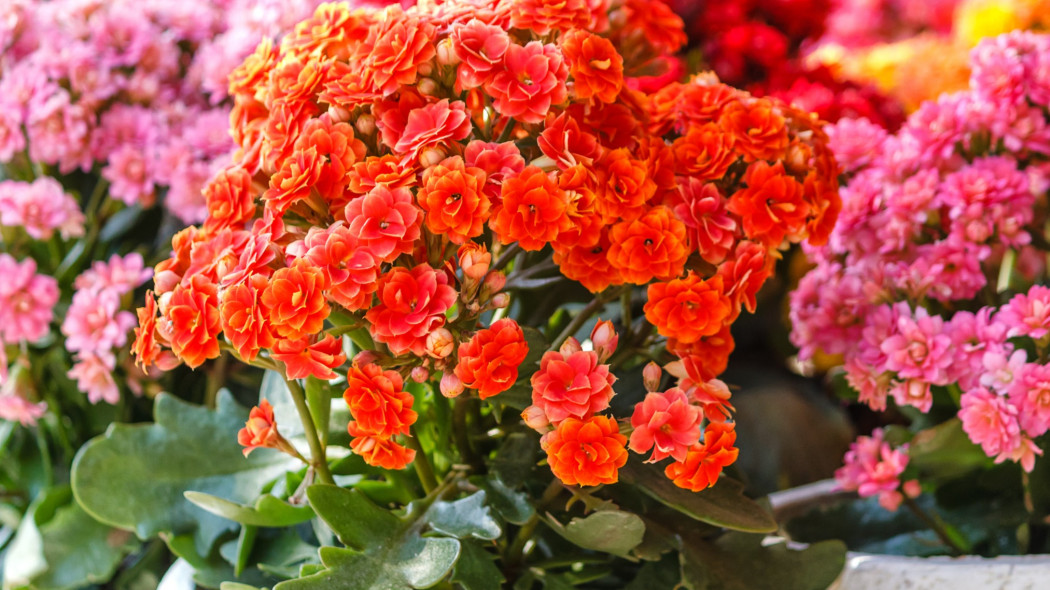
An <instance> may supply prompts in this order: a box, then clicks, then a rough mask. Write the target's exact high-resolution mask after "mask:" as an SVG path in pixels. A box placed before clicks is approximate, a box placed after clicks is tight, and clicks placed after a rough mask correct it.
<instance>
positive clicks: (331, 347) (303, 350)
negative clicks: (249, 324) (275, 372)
mask: <svg viewBox="0 0 1050 590" xmlns="http://www.w3.org/2000/svg"><path fill="white" fill-rule="evenodd" d="M270 356H271V357H273V359H274V360H276V361H280V362H282V363H284V366H285V372H284V374H285V377H286V378H288V379H306V378H307V377H310V376H313V377H317V378H318V379H335V377H336V374H335V372H334V371H333V370H332V369H334V368H336V367H338V366H339V365H342V364H343V362H344V361H345V360H346V355H345V354H343V340H342V339H341V338H335V337H334V336H332V335H331V334H325V336H324V338H322V339H321V340H319V341H317V342H314V343H313V344H310V340H309V339H308V338H301V339H299V340H278V341H277V342H276V344H274V347H273V354H271V355H270Z"/></svg>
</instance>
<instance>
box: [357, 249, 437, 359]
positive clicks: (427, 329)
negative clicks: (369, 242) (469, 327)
mask: <svg viewBox="0 0 1050 590" xmlns="http://www.w3.org/2000/svg"><path fill="white" fill-rule="evenodd" d="M449 282H450V279H449V275H448V274H446V273H445V272H443V271H439V270H435V269H433V268H431V267H430V265H428V264H425V263H424V264H420V265H417V266H415V267H414V268H411V269H408V268H403V267H400V266H395V267H394V268H392V269H391V270H390V272H388V273H386V274H384V275H383V276H382V277H380V278H379V290H378V291H377V293H376V294H377V295H378V297H379V302H378V303H376V305H375V306H374V307H372V309H370V310H368V313H366V314H365V319H366V320H368V322H369V331H370V332H371V334H372V338H374V339H375V340H377V341H379V342H383V343H385V344H386V345H387V346H388V347H389V348H390V352H392V353H394V354H395V355H401V354H404V353H406V352H411V353H412V354H414V355H416V356H423V355H424V354H425V352H426V341H427V335H428V334H430V333H431V332H432V331H434V330H436V329H437V328H440V327H441V326H444V325H445V312H446V311H448V309H449V308H450V307H452V304H453V303H455V302H456V296H457V293H456V290H455V289H454V288H452V287H451V286H450V285H449Z"/></svg>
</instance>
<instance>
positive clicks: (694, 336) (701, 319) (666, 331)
mask: <svg viewBox="0 0 1050 590" xmlns="http://www.w3.org/2000/svg"><path fill="white" fill-rule="evenodd" d="M648 295H649V297H648V301H647V302H646V304H645V308H644V310H645V318H646V319H647V320H649V323H651V324H653V325H654V326H656V329H657V331H659V332H660V334H662V335H664V336H667V337H668V338H674V339H676V340H678V341H679V342H681V343H683V344H689V343H692V342H696V341H697V340H699V339H700V338H701V337H703V336H710V335H712V334H715V333H717V332H718V331H719V330H721V329H722V326H723V324H725V323H727V322H726V320H727V318H729V316H730V315H731V314H732V312H733V304H732V302H731V301H730V300H729V298H728V297H726V295H725V292H724V286H723V283H722V277H720V276H717V275H716V276H714V277H712V278H710V279H708V280H706V281H705V280H703V279H702V278H700V275H698V274H696V273H695V272H692V271H690V272H689V274H688V275H686V277H685V278H684V279H675V280H673V281H669V282H666V283H653V284H651V285H649V292H648Z"/></svg>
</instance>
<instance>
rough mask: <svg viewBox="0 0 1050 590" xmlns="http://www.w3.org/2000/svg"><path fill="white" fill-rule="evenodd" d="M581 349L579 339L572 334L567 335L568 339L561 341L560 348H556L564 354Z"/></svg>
mask: <svg viewBox="0 0 1050 590" xmlns="http://www.w3.org/2000/svg"><path fill="white" fill-rule="evenodd" d="M581 350H583V347H582V346H580V341H579V340H577V339H576V338H574V337H572V336H569V338H568V340H566V341H565V342H562V344H561V348H559V349H558V352H560V353H562V354H563V355H565V356H569V355H570V354H572V353H574V352H580V351H581Z"/></svg>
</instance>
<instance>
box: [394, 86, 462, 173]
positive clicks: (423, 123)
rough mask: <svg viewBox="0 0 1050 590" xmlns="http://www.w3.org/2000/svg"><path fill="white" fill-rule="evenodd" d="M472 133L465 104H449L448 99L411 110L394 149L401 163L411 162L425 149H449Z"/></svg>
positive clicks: (456, 102)
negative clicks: (448, 147)
mask: <svg viewBox="0 0 1050 590" xmlns="http://www.w3.org/2000/svg"><path fill="white" fill-rule="evenodd" d="M470 131H471V129H470V115H468V114H467V105H466V103H464V102H463V101H461V100H457V101H453V102H451V103H450V102H449V101H448V99H447V98H446V99H444V100H440V101H438V102H435V103H432V104H426V105H423V106H421V107H419V108H416V109H412V110H411V111H410V112H409V113H408V117H407V118H406V119H405V126H404V129H402V131H401V134H400V137H398V139H397V143H396V144H394V145H393V146H391V147H392V148H393V149H394V151H395V152H397V153H399V154H402V155H403V158H404V159H403V160H402V161H406V160H407V161H411V160H415V159H416V157H417V156H418V155H419V153H420V152H421V151H423V149H424V148H427V147H438V146H448V145H450V144H452V143H454V142H457V141H459V140H461V139H464V138H466V137H467V136H469V135H470ZM384 138H385V134H384Z"/></svg>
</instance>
